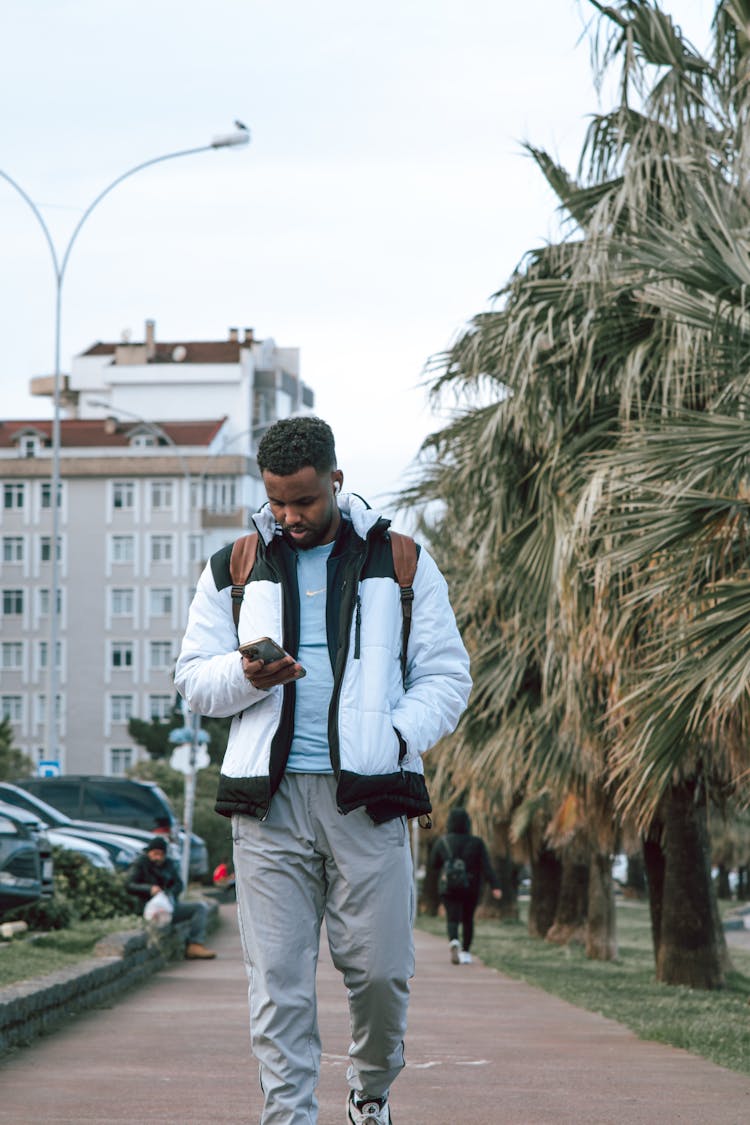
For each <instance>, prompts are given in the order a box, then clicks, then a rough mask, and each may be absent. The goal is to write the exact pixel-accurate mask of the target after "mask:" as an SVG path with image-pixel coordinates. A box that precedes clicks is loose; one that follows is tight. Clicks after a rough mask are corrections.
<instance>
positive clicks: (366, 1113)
mask: <svg viewBox="0 0 750 1125" xmlns="http://www.w3.org/2000/svg"><path fill="white" fill-rule="evenodd" d="M346 1109H347V1114H346V1120H347V1121H348V1122H350V1125H393V1121H392V1120H391V1111H390V1110H389V1108H388V1096H387V1095H386V1096H385V1097H384V1098H367V1099H366V1100H365V1101H364V1102H362V1103H361V1104H360V1105H357V1104H356V1103H355V1101H354V1090H350V1091H349V1097H348V1098H347V1101H346Z"/></svg>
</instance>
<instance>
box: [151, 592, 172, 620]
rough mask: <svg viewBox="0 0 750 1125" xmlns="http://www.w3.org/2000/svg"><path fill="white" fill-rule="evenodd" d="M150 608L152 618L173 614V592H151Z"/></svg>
mask: <svg viewBox="0 0 750 1125" xmlns="http://www.w3.org/2000/svg"><path fill="white" fill-rule="evenodd" d="M149 608H150V613H151V616H152V617H163V616H164V615H165V614H168V613H171V612H172V591H171V589H169V588H167V589H164V590H151V591H150V593H149Z"/></svg>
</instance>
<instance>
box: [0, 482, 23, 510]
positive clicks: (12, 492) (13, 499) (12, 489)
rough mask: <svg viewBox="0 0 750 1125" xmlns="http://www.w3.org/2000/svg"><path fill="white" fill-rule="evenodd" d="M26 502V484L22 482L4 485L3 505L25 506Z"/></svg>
mask: <svg viewBox="0 0 750 1125" xmlns="http://www.w3.org/2000/svg"><path fill="white" fill-rule="evenodd" d="M25 503H26V486H25V484H23V483H22V482H14V483H13V484H4V485H3V507H4V508H6V509H7V508H23V506H24V504H25Z"/></svg>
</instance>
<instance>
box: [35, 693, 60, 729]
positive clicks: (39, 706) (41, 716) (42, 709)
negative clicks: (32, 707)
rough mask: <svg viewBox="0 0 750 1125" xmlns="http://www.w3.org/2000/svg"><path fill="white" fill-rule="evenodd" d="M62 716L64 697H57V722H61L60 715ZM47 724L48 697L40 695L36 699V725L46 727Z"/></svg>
mask: <svg viewBox="0 0 750 1125" xmlns="http://www.w3.org/2000/svg"><path fill="white" fill-rule="evenodd" d="M61 714H62V696H60V695H56V696H55V722H56V723H59V722H60V715H61ZM46 722H47V696H46V695H38V696H37V697H36V724H37V726H40V727H41V726H44V725H45V724H46Z"/></svg>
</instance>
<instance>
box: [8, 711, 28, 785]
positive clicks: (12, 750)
mask: <svg viewBox="0 0 750 1125" xmlns="http://www.w3.org/2000/svg"><path fill="white" fill-rule="evenodd" d="M33 770H34V763H33V762H32V760H31V758H29V757H28V756H27V755H26V754H24V753H23V752H22V751H21V750H18V749H17V748H16V747H15V746H14V745H13V728H12V727H11V725H10V720H9V719H0V781H12V780H13V778H15V777H25V776H26V775H27V774H30V773H32V772H33Z"/></svg>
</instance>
